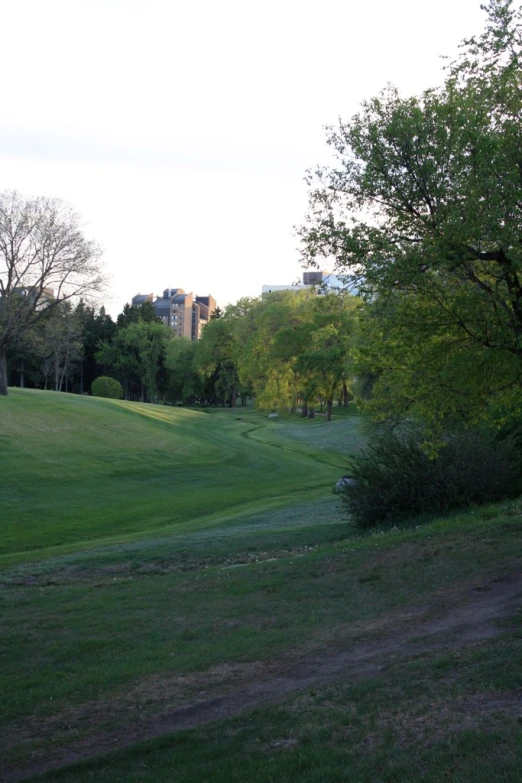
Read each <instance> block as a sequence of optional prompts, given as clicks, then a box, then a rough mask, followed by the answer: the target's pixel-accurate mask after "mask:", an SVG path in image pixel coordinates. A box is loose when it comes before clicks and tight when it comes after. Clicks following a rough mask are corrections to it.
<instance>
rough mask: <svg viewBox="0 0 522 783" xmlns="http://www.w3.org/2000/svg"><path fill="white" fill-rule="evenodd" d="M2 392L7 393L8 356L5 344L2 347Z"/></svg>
mask: <svg viewBox="0 0 522 783" xmlns="http://www.w3.org/2000/svg"><path fill="white" fill-rule="evenodd" d="M0 394H4V395H5V394H7V356H6V353H5V348H4V347H3V346H2V347H0Z"/></svg>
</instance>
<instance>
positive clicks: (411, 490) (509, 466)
mask: <svg viewBox="0 0 522 783" xmlns="http://www.w3.org/2000/svg"><path fill="white" fill-rule="evenodd" d="M518 441H519V438H518V434H517V433H512V434H510V435H508V436H506V437H503V438H502V439H500V438H495V437H494V436H492V435H491V434H487V433H480V432H474V433H459V434H451V435H448V436H447V437H446V438H445V439H444V444H443V445H442V446H441V448H440V450H439V453H438V455H437V456H436V457H430V455H429V454H428V453H427V452H426V450H425V448H424V447H423V438H422V433H421V431H420V429H418V428H416V427H414V426H407V427H403V428H402V429H400V430H399V431H395V432H390V431H387V432H380V433H379V434H377V435H375V436H374V437H373V438H372V439H371V440H370V443H369V445H368V447H367V448H366V450H365V451H363V452H362V453H361V454H360V455H358V456H357V457H354V458H353V459H352V463H351V466H350V473H351V476H352V477H353V478H354V479H355V483H354V485H353V486H349V487H346V488H345V489H343V491H342V493H341V496H342V501H343V504H344V507H345V509H346V511H347V512H348V514H349V515H350V518H351V519H352V520H353V522H354V523H355V524H356V525H357V526H358V527H361V528H364V529H366V528H370V527H374V526H375V525H379V524H389V523H390V524H391V523H394V522H396V521H397V520H400V519H401V518H405V517H413V516H417V515H420V514H434V513H445V512H447V511H450V510H452V509H457V508H463V507H466V506H470V505H471V504H481V503H487V502H491V501H495V500H501V499H502V498H505V497H513V496H515V495H519V494H521V493H522V478H521V477H522V460H521V456H520V448H519V443H518Z"/></svg>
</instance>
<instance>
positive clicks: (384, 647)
mask: <svg viewBox="0 0 522 783" xmlns="http://www.w3.org/2000/svg"><path fill="white" fill-rule="evenodd" d="M520 609H522V575H511V576H506V577H499V578H497V579H493V580H491V581H490V582H487V583H485V584H477V585H473V586H471V587H469V588H468V589H467V590H464V591H462V592H460V593H458V594H454V593H443V594H440V595H439V596H437V597H436V600H435V599H434V600H433V601H432V603H431V604H430V605H427V606H425V607H424V608H423V609H421V610H417V611H415V612H412V613H405V614H402V615H400V616H398V617H397V616H395V617H393V618H391V619H390V618H385V619H384V620H383V621H381V622H380V623H377V624H375V625H374V626H373V628H372V629H371V630H370V631H369V632H368V633H367V634H366V639H365V641H362V642H361V641H357V642H353V641H350V642H348V641H347V642H346V645H345V646H344V647H343V648H342V649H341V648H340V645H339V644H338V645H337V649H336V650H332V651H329V652H326V653H321V654H317V655H315V656H306V657H305V656H303V657H301V658H296V659H294V660H293V661H292V662H291V663H290V664H289V663H286V665H284V666H281V665H280V664H279V668H278V665H277V662H275V663H273V664H272V665H271V666H269V665H267V666H266V667H265V669H264V671H263V670H261V671H257V672H256V671H250V674H249V676H248V677H246V678H243V681H242V682H241V685H240V687H237V686H236V688H234V687H233V686H232V687H230V685H229V686H228V687H227V685H226V683H225V682H224V681H223V682H221V683H219V682H218V683H213V684H211V685H210V686H209V687H210V691H208V692H213V695H212V697H211V698H206V699H205V700H198V701H194V702H192V703H189V704H183V705H182V706H179V707H177V708H176V709H174V710H170V711H167V712H163V713H161V714H157V715H156V716H154V717H147V718H139V719H137V720H136V721H135V722H134V723H133V724H132V725H130V726H129V725H122V726H121V729H120V731H119V732H117V733H112V734H110V733H108V732H107V731H104V732H103V733H100V734H98V735H96V734H93V735H92V736H90V737H89V738H88V739H84V740H81V741H79V742H76V744H75V745H74V747H73V748H71V747H70V746H69V747H67V748H66V747H63V748H59V747H56V746H55V747H54V748H53V749H52V751H50V752H49V751H48V752H47V754H46V756H45V758H36V757H34V756H33V758H31V759H28V760H27V763H26V764H24V765H23V766H21V765H20V766H19V767H18V768H17V769H11V770H10V771H9V772H7V774H5V776H4V777H3V778H2V780H3V781H4V782H5V783H13V782H14V781H22V780H24V778H27V777H29V776H30V775H35V774H38V773H42V772H46V771H50V770H53V769H54V770H55V769H59V768H60V767H62V766H65V765H68V764H72V763H74V762H76V761H80V760H85V759H87V758H90V757H92V756H95V755H99V754H102V753H105V752H108V751H110V750H114V749H116V748H118V749H120V748H124V747H128V746H130V745H133V744H134V743H136V742H139V741H141V740H145V739H151V738H153V737H158V736H161V735H163V734H171V733H174V732H177V731H182V730H184V729H191V728H195V727H197V726H202V725H204V724H206V723H209V722H210V721H214V720H221V719H224V718H229V717H232V716H236V715H239V714H241V713H243V712H246V711H247V710H250V709H253V708H256V707H260V706H262V705H267V704H275V703H277V702H281V701H283V700H285V699H286V698H288V697H290V696H291V695H292V694H294V693H296V692H298V691H301V690H306V689H308V688H312V687H314V686H317V685H321V684H325V683H328V682H332V681H335V680H336V679H338V678H340V677H341V676H342V677H343V678H344V679H351V680H358V679H363V678H366V677H371V676H374V675H376V674H377V673H378V672H380V671H382V670H384V669H386V668H387V667H388V666H389V665H390V664H392V663H393V659H394V657H399V656H400V659H401V660H407V659H408V658H413V657H415V656H416V655H418V654H420V653H425V652H429V651H436V650H438V649H455V648H458V647H461V646H465V645H466V644H471V643H473V642H477V641H481V640H486V639H493V638H495V637H496V636H497V635H498V634H499V632H500V630H499V620H501V619H503V618H507V617H509V616H510V615H512V614H514V613H515V612H516V611H517V610H520ZM199 682H200V686H201V688H204V687H205V685H206V682H205V673H204V672H202V673H201V674H200V677H199ZM220 690H221V692H220ZM98 730H99V728H98ZM51 736H52V733H51ZM38 738H39V739H42V733H39V736H38ZM50 753H52V758H51V757H50Z"/></svg>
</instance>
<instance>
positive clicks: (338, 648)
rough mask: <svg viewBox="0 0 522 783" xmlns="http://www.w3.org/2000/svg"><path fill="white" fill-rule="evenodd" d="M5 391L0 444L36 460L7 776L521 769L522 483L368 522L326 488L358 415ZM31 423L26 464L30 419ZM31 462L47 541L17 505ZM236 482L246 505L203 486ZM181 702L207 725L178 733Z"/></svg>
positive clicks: (435, 777) (5, 678) (10, 605)
mask: <svg viewBox="0 0 522 783" xmlns="http://www.w3.org/2000/svg"><path fill="white" fill-rule="evenodd" d="M5 402H6V401H4V400H1V401H0V405H2V406H3V405H4V404H5ZM7 404H8V405H9V406H11V407H10V416H9V420H8V427H9V429H6V428H3V429H2V439H3V440H2V445H3V444H4V442H5V441H7V439H8V438H9V441H8V442H9V444H11V446H12V444H13V442H14V443H15V447H16V448H15V449H14V450H13V449H5V450H3V451H2V459H3V460H4V465H5V466H6V467H7V468H8V470H9V471H10V477H11V480H14V479H15V478H16V472H17V471H16V465H13V460H14V459H15V460H16V463H17V465H18V468H19V469H20V472H21V473H23V474H24V476H23V477H22V476H20V477H19V478H18V480H17V486H18V489H15V487H14V486H12V485H11V488H10V493H11V494H10V501H9V506H8V507H9V509H10V514H11V515H12V516H11V517H7V521H6V529H7V530H9V531H10V535H11V546H10V552H11V553H10V554H6V555H5V557H4V567H3V569H2V573H1V578H0V635H1V639H2V651H1V659H0V670H1V672H2V675H1V676H2V693H1V703H2V724H1V726H0V731H1V732H2V733H1V736H2V746H3V757H4V763H3V767H4V769H5V770H6V779H12V780H14V779H20V780H21V779H24V780H29V779H31V780H33V779H34V780H36V777H34V775H35V774H36V773H37V772H39V771H43V770H44V769H46V768H48V765H50V764H52V763H54V764H55V765H56V768H55V769H53V770H52V771H49V772H48V773H47V774H46V775H45V776H44V778H43V779H45V780H46V781H47V783H50V782H51V781H52V782H53V783H54V781H57V782H58V781H60V782H61V783H83V782H84V781H92V780H96V781H101V783H105V781H106V782H107V783H109V782H110V783H120V782H121V783H126V782H127V781H145V782H146V783H171V781H174V780H175V781H182V782H185V781H186V782H187V783H188V781H191V782H192V781H193V783H199V782H200V781H209V783H210V782H212V783H214V782H215V781H217V782H218V783H220V782H221V781H222V782H223V783H225V781H230V780H234V781H249V782H250V781H259V783H261V782H263V783H265V781H266V782H267V783H268V781H296V780H299V781H306V782H308V781H309V782H310V783H315V782H318V781H346V780H353V781H364V783H366V782H367V783H370V781H371V783H376V782H379V781H397V783H399V781H401V782H402V781H408V782H411V783H416V782H417V781H427V782H429V783H436V782H437V781H440V780H451V781H460V782H461V783H468V782H469V781H478V782H479V783H491V782H492V781H495V783H497V781H506V783H507V782H508V781H509V783H511V781H515V782H516V781H522V727H521V723H520V721H519V718H522V713H521V711H520V692H521V689H522V654H521V649H522V644H521V642H522V584H520V585H519V582H518V581H516V580H517V579H518V577H519V576H520V574H521V570H522V569H521V567H520V563H521V560H522V537H521V532H522V524H521V520H522V507H521V506H520V505H519V504H518V503H517V502H514V503H513V502H512V503H508V504H500V505H498V506H494V507H491V508H486V509H482V510H475V511H474V512H471V513H467V514H460V515H457V516H453V517H451V518H448V519H445V520H440V521H436V522H431V523H430V524H427V525H423V526H415V525H411V526H409V527H408V528H404V529H394V530H391V531H388V532H377V533H376V534H374V535H365V536H361V535H358V534H357V533H356V531H354V530H352V529H351V528H350V527H349V525H348V524H347V522H346V520H344V519H343V518H342V515H341V512H340V508H339V502H338V499H337V498H336V497H335V496H333V495H332V494H331V484H332V477H333V478H335V477H336V476H337V475H338V473H339V469H340V468H339V467H338V466H342V465H343V464H344V460H345V458H346V455H347V454H348V453H349V452H350V451H352V450H355V449H357V448H359V447H360V445H361V438H362V436H361V430H360V429H358V428H357V417H355V418H354V417H346V419H343V420H341V421H339V422H336V421H334V422H332V429H331V430H329V429H327V426H328V425H326V426H325V425H324V423H320V422H317V423H316V422H303V423H302V424H301V422H299V421H297V420H283V421H279V422H275V423H274V422H268V421H267V420H266V418H263V417H261V416H259V415H257V414H255V413H251V412H245V415H244V416H242V417H241V412H240V411H239V412H238V416H235V415H234V412H233V411H232V412H218V413H213V414H211V415H209V414H204V413H199V412H192V411H182V410H176V409H167V408H165V409H164V408H160V407H152V406H151V407H148V406H139V405H135V406H133V405H130V404H129V405H125V404H122V403H110V402H104V401H101V400H91V399H82V398H73V397H68V396H66V395H59V396H57V395H52V394H49V395H45V394H43V393H36V392H34V393H30V392H25V393H23V392H19V393H17V394H13V395H12V396H10V397H9V398H8V400H7ZM17 406H18V407H17ZM238 417H241V419H242V420H241V421H236V418H238ZM29 423H31V426H32V428H33V430H36V434H34V436H33V437H34V441H33V443H34V456H33V459H32V461H30V464H27V460H24V459H22V457H21V452H22V448H25V449H26V454H27V456H30V448H29V441H28V440H24V439H22V440H23V445H22V444H17V438H16V437H15V435H14V433H16V432H20V431H21V430H23V429H24V426H26V425H27V424H29ZM3 425H4V418H2V426H3ZM60 425H61V429H59V428H60ZM334 425H335V426H334ZM45 427H47V429H45ZM335 427H337V429H336V428H335ZM342 427H345V429H344V430H342ZM6 432H7V433H8V434H7V435H6ZM58 432H61V433H62V437H58ZM343 432H344V434H345V437H344V438H343V435H342V433H343ZM306 433H310V436H309V437H307V436H306ZM207 435H208V438H207V437H206V436H207ZM159 437H161V438H163V439H164V443H166V444H167V446H168V449H170V453H169V454H168V455H167V456H166V457H163V456H161V457H160V456H155V451H154V450H155V448H156V440H157V438H159ZM194 442H196V443H198V444H199V445H198V448H197V449H196V448H194V452H191V450H190V449H187V450H186V452H184V453H186V456H187V461H188V462H187V463H183V465H178V466H177V463H176V460H175V454H174V450H175V449H176V447H177V448H178V449H181V448H184V447H185V446H186V445H187V444H191V443H194ZM133 443H134V448H135V452H134V456H133V458H132V459H131V454H130V449H131V445H132V444H133ZM202 443H205V444H206V443H208V445H209V450H208V452H205V453H203V451H202V446H201V444H202ZM122 444H126V445H125V448H127V449H128V450H129V453H128V458H129V459H128V462H125V461H124V462H123V463H121V464H119V463H118V449H119V447H120V446H122ZM138 445H139V449H140V450H139V455H141V456H139V455H137V454H136V452H138ZM168 449H167V451H168ZM229 452H230V453H229ZM162 454H163V452H162ZM216 454H219V455H220V456H219V457H218V458H217V457H216ZM163 459H165V464H164V463H163V461H162V460H163ZM133 460H134V461H133ZM190 460H192V462H190ZM204 460H206V462H205V461H204ZM335 463H337V465H336V464H335ZM118 464H119V466H118ZM139 464H141V465H142V469H143V478H141V472H140V470H139V468H138V465H139ZM31 465H32V471H33V472H34V474H35V478H36V479H37V480H39V481H41V483H38V481H32V482H31V481H30V476H31ZM53 466H54V467H53ZM111 466H112V469H111ZM248 466H250V470H254V469H255V470H256V471H257V480H254V479H253V478H252V477H249V476H248ZM60 470H61V471H63V473H62V474H61V473H60ZM169 472H170V477H171V481H172V482H173V484H174V485H175V486H177V492H173V493H172V495H171V493H170V489H169V484H168V481H167V474H168V473H169ZM192 473H197V474H198V475H199V476H200V477H201V485H200V486H199V490H198V491H197V492H196V491H195V489H194V486H195V483H196V482H194V483H191V479H190V477H191V475H192ZM2 475H3V476H4V475H5V473H4V471H2ZM44 475H45V476H48V477H49V476H51V475H52V477H53V478H52V480H48V481H46V480H45V479H44ZM303 476H304V478H303ZM310 476H312V478H311V479H310V482H311V484H310V487H309V488H308V479H309V478H310ZM60 477H61V478H60ZM205 481H208V482H209V483H208V484H206V483H205ZM314 481H317V483H314ZM161 482H163V484H162V483H161ZM13 483H14V481H13ZM26 483H29V485H30V486H31V493H32V494H31V497H32V498H33V499H35V500H36V502H37V503H38V504H39V505H40V508H41V509H43V510H44V511H45V513H43V514H42V517H41V525H42V527H43V528H44V531H43V532H42V534H41V541H39V542H38V546H39V547H41V548H40V549H36V548H35V547H34V545H33V546H31V544H32V540H31V536H30V531H29V529H26V528H24V527H21V528H20V529H18V530H17V526H16V519H17V515H16V508H18V519H20V520H23V518H24V515H25V513H26V512H27V511H28V510H29V508H30V503H29V495H28V494H25V493H24V492H22V490H21V488H22V487H23V486H24V484H26ZM245 483H248V485H249V487H250V491H251V493H252V498H251V500H250V501H245V500H244V495H243V490H244V487H243V484H245ZM133 484H140V485H141V487H142V492H141V495H142V499H143V501H146V500H149V505H148V506H147V503H146V502H144V503H143V505H141V506H140V509H141V513H142V515H143V516H142V517H141V526H140V520H138V519H134V518H133V508H134V504H135V502H136V498H138V497H139V496H140V493H139V491H138V490H139V486H138V488H137V489H135V490H134V491H133ZM120 486H121V487H122V488H123V489H122V491H121V492H120V494H118V499H119V505H120V506H121V508H120V509H119V508H118V503H117V502H114V501H113V497H112V494H113V490H112V489H111V488H114V491H115V492H118V489H117V488H118V487H120ZM160 486H163V492H161V491H160ZM220 486H222V487H223V491H225V487H226V488H227V492H228V495H229V497H228V504H227V503H225V502H224V503H223V505H222V506H220V507H219V508H218V509H217V510H215V509H212V507H210V508H209V507H205V506H204V505H203V502H204V500H205V491H206V492H207V494H206V502H207V503H210V495H211V493H212V490H211V487H214V488H216V487H220ZM47 487H49V490H48V489H47ZM89 487H90V493H91V495H93V497H90V495H89ZM124 490H126V491H124ZM16 492H19V493H20V494H19V495H18V496H17V494H16ZM195 495H197V496H195ZM165 496H167V497H165ZM177 496H179V498H180V500H179V502H180V507H181V508H183V509H184V516H178V515H175V514H174V512H173V511H171V514H172V516H171V517H169V516H168V512H167V509H168V508H169V506H168V502H170V503H171V506H170V508H171V509H172V508H173V505H172V504H174V507H175V501H176V497H177ZM17 497H18V501H17ZM191 503H192V504H193V505H192V506H191ZM53 504H54V506H53ZM105 506H107V509H108V511H107V512H105V513H106V518H107V526H108V529H107V531H104V530H103V528H100V527H99V526H98V520H97V515H98V513H99V510H100V509H103V508H104V507H105ZM53 507H56V508H55V510H56V517H54V516H53ZM160 507H161V508H162V509H163V513H164V514H165V517H161V519H159V517H160V516H161V514H160V513H159V512H158V508H160ZM191 507H192V508H193V511H192V512H191V511H190V509H191ZM202 509H203V510H202ZM31 513H32V511H31ZM120 513H121V515H120ZM191 513H192V514H193V515H194V516H191ZM68 520H70V521H71V525H72V526H73V528H74V530H73V531H69V530H68ZM3 524H4V517H2V525H3ZM31 524H32V525H34V526H35V528H37V527H38V519H37V518H36V517H35V518H33V521H32V523H31ZM55 527H56V530H55ZM100 531H101V532H100ZM73 533H74V534H73ZM17 534H18V536H19V537H18V538H17ZM89 539H91V541H90V543H89ZM62 542H63V543H62ZM24 549H25V550H26V553H25V554H24V552H23V550H24ZM506 590H509V591H510V592H509V595H508V598H504V599H502V600H501V598H502V595H503V593H502V591H506ZM508 599H509V600H508ZM488 612H489V614H488ZM452 613H453V615H452ZM451 616H453V618H454V620H453V625H452V624H451V623H450V624H449V625H448V622H447V618H448V617H451ZM339 656H341V658H342V660H343V664H342V665H337V669H336V667H335V665H334V664H335V661H336V660H338V658H339ZM368 656H370V657H368ZM352 657H353V660H352ZM357 661H359V662H357ZM330 670H331V671H330ZM328 671H330V675H328V676H327V674H325V672H326V673H327V672H328ZM289 683H290V685H289ZM270 689H271V690H270ZM285 689H287V690H285ZM268 691H270V693H271V696H270V698H262V695H263V693H266V692H268ZM227 700H228V701H227ZM222 703H223V704H224V706H223V707H220V706H219V705H220V704H222ZM227 704H228V705H229V708H227V707H226V705H227ZM183 705H193V708H194V705H195V708H197V707H198V705H202V706H203V708H204V709H205V708H206V709H208V710H209V713H208V715H209V717H208V719H207V720H208V721H210V722H206V721H205V720H204V721H203V722H202V724H201V725H200V726H195V727H194V728H192V729H191V730H186V731H182V732H181V733H174V729H175V728H176V725H175V724H176V722H175V720H174V719H173V717H172V716H173V715H175V714H177V713H176V710H179V708H181V707H183ZM205 705H207V707H205ZM216 705H217V706H216ZM187 709H188V713H187V714H190V709H192V708H190V707H189V708H187ZM213 710H214V712H213ZM227 716H229V717H227ZM186 725H187V727H190V721H189V722H188V723H187V724H186ZM118 748H121V749H120V750H118ZM108 751H111V752H108ZM99 753H102V754H103V755H101V756H99V757H98V758H96V754H99ZM84 756H85V757H87V758H86V760H85V761H83V762H81V763H79V764H77V765H76V766H75V764H74V762H75V761H76V760H79V759H81V758H83V757H84ZM31 775H32V776H33V777H31ZM8 776H10V777H8Z"/></svg>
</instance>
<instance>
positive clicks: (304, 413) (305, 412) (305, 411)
mask: <svg viewBox="0 0 522 783" xmlns="http://www.w3.org/2000/svg"><path fill="white" fill-rule="evenodd" d="M301 416H302V418H303V419H306V417H307V416H308V403H307V401H306V400H304V401H303V407H302V408H301Z"/></svg>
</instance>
